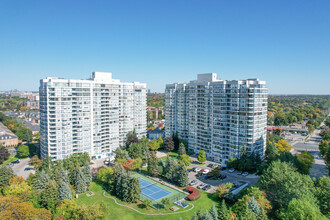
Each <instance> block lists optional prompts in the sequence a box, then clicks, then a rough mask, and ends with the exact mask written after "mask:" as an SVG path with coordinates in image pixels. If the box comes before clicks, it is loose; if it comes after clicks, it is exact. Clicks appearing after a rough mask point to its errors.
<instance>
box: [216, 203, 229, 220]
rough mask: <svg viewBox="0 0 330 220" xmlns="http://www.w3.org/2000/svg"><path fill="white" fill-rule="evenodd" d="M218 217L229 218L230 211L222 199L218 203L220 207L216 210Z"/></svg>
mask: <svg viewBox="0 0 330 220" xmlns="http://www.w3.org/2000/svg"><path fill="white" fill-rule="evenodd" d="M218 219H223V220H225V219H230V212H229V210H228V208H227V205H226V202H225V200H224V199H223V200H222V202H221V205H220V208H219V210H218Z"/></svg>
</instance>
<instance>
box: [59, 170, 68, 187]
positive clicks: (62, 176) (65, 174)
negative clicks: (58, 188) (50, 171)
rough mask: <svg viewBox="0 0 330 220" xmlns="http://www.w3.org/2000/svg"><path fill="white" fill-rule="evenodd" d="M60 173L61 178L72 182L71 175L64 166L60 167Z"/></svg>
mask: <svg viewBox="0 0 330 220" xmlns="http://www.w3.org/2000/svg"><path fill="white" fill-rule="evenodd" d="M59 173H60V177H61V180H62V181H63V182H66V183H67V184H69V183H70V180H69V176H68V174H67V172H66V171H65V170H64V169H63V167H61V168H60V169H59Z"/></svg>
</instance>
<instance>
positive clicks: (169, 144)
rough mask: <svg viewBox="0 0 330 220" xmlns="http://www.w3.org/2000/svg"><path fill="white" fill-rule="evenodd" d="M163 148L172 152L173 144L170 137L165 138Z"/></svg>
mask: <svg viewBox="0 0 330 220" xmlns="http://www.w3.org/2000/svg"><path fill="white" fill-rule="evenodd" d="M164 148H165V150H167V151H173V150H174V142H173V138H172V137H167V138H166V139H165V142H164Z"/></svg>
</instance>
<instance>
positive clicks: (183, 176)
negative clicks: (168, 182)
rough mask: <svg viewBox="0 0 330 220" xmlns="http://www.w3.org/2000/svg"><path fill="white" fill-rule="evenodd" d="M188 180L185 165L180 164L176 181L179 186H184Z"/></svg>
mask: <svg viewBox="0 0 330 220" xmlns="http://www.w3.org/2000/svg"><path fill="white" fill-rule="evenodd" d="M172 181H173V180H172ZM188 182H189V178H188V171H187V168H186V166H185V165H184V164H182V165H181V166H179V169H178V176H177V183H178V185H179V186H180V187H184V186H187V185H188Z"/></svg>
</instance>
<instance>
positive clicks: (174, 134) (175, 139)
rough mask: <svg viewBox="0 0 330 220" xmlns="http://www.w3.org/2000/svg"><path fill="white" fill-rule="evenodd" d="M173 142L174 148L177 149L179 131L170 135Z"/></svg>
mask: <svg viewBox="0 0 330 220" xmlns="http://www.w3.org/2000/svg"><path fill="white" fill-rule="evenodd" d="M172 138H173V142H174V150H175V151H177V150H178V149H179V144H180V139H179V133H178V132H175V133H173V135H172Z"/></svg>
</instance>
